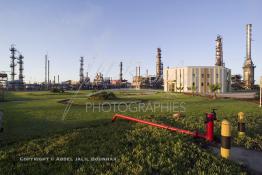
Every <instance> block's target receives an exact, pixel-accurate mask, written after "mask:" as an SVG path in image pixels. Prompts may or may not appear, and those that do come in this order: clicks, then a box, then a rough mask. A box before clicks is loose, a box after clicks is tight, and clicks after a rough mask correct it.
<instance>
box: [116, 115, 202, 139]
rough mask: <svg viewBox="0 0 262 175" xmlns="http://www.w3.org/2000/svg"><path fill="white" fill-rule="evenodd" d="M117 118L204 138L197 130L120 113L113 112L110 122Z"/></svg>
mask: <svg viewBox="0 0 262 175" xmlns="http://www.w3.org/2000/svg"><path fill="white" fill-rule="evenodd" d="M117 118H122V119H125V120H130V121H133V122H137V123H143V124H147V125H151V126H154V127H158V128H162V129H167V130H170V131H175V132H179V133H183V134H187V135H191V136H193V137H196V138H204V139H206V136H205V135H203V134H199V133H198V132H197V131H195V132H191V131H188V130H184V129H179V128H175V127H171V126H168V125H161V124H157V123H153V122H148V121H145V120H140V119H136V118H133V117H129V116H125V115H122V114H115V115H114V117H113V118H112V122H114V121H115V120H116V119H117Z"/></svg>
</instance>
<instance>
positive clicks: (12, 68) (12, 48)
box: [10, 45, 17, 82]
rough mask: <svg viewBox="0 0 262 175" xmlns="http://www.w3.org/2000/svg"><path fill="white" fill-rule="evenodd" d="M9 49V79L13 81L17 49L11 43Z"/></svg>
mask: <svg viewBox="0 0 262 175" xmlns="http://www.w3.org/2000/svg"><path fill="white" fill-rule="evenodd" d="M10 51H11V57H10V58H11V64H10V68H11V74H10V75H11V81H12V82H14V80H15V75H16V73H15V66H16V64H15V59H16V57H15V52H16V51H17V50H16V49H15V47H14V45H11V48H10Z"/></svg>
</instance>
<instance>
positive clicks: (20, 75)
mask: <svg viewBox="0 0 262 175" xmlns="http://www.w3.org/2000/svg"><path fill="white" fill-rule="evenodd" d="M23 59H24V57H23V55H21V54H20V55H19V57H18V62H17V63H18V64H19V83H20V84H21V85H22V84H24V75H23V71H24V67H23V64H24V61H23Z"/></svg>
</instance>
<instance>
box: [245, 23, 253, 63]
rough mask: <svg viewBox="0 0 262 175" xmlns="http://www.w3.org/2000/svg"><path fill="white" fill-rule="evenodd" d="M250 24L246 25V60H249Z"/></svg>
mask: <svg viewBox="0 0 262 175" xmlns="http://www.w3.org/2000/svg"><path fill="white" fill-rule="evenodd" d="M251 32H252V24H247V25H246V42H247V43H246V54H247V55H246V59H247V60H251V40H252V33H251Z"/></svg>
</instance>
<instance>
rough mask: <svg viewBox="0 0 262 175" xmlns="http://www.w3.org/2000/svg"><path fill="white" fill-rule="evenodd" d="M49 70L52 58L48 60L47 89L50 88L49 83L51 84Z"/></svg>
mask: <svg viewBox="0 0 262 175" xmlns="http://www.w3.org/2000/svg"><path fill="white" fill-rule="evenodd" d="M49 71H50V60H47V80H48V85H47V89H49V85H50V79H49V73H50V72H49Z"/></svg>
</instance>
